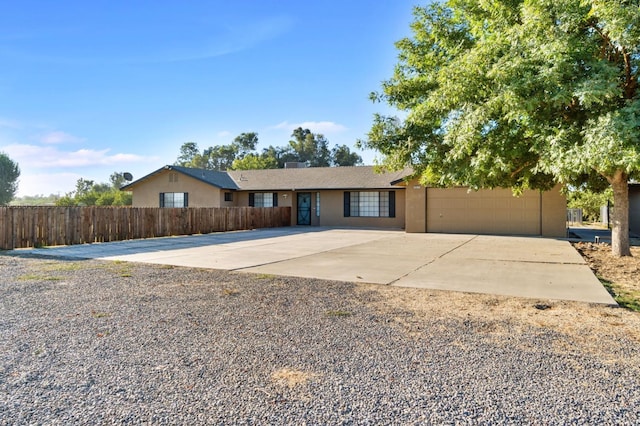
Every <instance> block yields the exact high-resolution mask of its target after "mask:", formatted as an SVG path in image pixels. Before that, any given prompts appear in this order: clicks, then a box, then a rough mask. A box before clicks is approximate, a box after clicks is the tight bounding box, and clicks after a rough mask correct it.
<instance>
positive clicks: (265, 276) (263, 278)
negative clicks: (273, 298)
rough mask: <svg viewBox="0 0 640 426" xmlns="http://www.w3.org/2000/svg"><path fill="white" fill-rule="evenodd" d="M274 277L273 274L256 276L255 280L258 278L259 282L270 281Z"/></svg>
mask: <svg viewBox="0 0 640 426" xmlns="http://www.w3.org/2000/svg"><path fill="white" fill-rule="evenodd" d="M275 277H276V276H275V275H273V274H258V275H256V278H258V279H259V280H271V279H273V278H275Z"/></svg>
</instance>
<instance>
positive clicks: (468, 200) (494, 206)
mask: <svg viewBox="0 0 640 426" xmlns="http://www.w3.org/2000/svg"><path fill="white" fill-rule="evenodd" d="M540 226H541V224H540V193H539V192H538V191H526V192H525V193H524V194H523V195H521V196H520V197H514V196H513V193H512V192H511V190H510V189H492V190H480V191H471V192H468V189H467V188H446V189H441V188H428V189H427V232H450V233H468V234H502V235H540V234H541V232H540Z"/></svg>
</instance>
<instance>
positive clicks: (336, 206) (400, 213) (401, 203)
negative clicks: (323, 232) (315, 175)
mask: <svg viewBox="0 0 640 426" xmlns="http://www.w3.org/2000/svg"><path fill="white" fill-rule="evenodd" d="M354 191H357V190H355V189H354ZM392 191H394V192H395V193H396V216H395V217H344V192H345V191H343V190H335V191H320V221H319V225H321V226H346V227H358V228H369V227H371V228H404V226H405V198H404V190H403V189H398V190H392ZM313 214H315V213H313ZM293 215H294V212H292V216H293Z"/></svg>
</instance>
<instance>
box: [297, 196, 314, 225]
mask: <svg viewBox="0 0 640 426" xmlns="http://www.w3.org/2000/svg"><path fill="white" fill-rule="evenodd" d="M298 225H311V193H310V192H298Z"/></svg>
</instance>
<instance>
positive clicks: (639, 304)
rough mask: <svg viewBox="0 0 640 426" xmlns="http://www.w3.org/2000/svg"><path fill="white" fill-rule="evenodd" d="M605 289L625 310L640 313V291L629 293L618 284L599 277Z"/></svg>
mask: <svg viewBox="0 0 640 426" xmlns="http://www.w3.org/2000/svg"><path fill="white" fill-rule="evenodd" d="M598 279H599V280H600V282H601V283H602V285H603V286H604V288H606V289H607V291H608V292H609V294H610V295H611V296H612V297H613V299H614V300H615V301H616V302H617V303H618V305H620V306H621V307H623V308H626V309H630V310H632V311H636V312H640V291H628V290H625V289H623V288H622V287H621V286H618V285H616V283H614V282H611V281H609V280H605V279H604V278H600V277H598Z"/></svg>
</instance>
